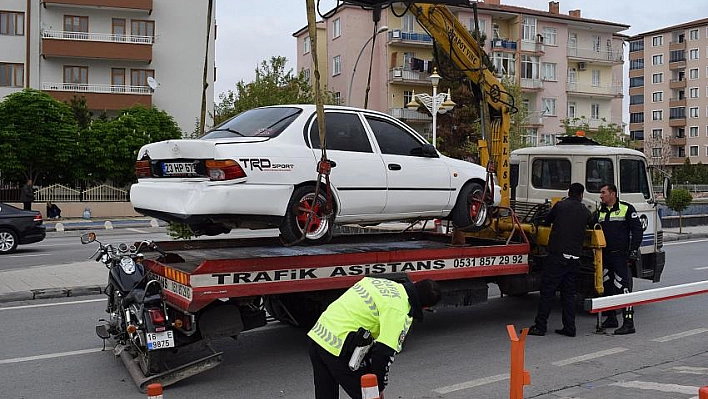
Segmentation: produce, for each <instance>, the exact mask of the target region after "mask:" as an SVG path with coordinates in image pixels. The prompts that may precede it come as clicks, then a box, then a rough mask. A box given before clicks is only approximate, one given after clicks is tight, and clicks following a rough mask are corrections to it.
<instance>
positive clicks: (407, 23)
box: [401, 12, 482, 32]
mask: <svg viewBox="0 0 708 399" xmlns="http://www.w3.org/2000/svg"><path fill="white" fill-rule="evenodd" d="M401 22H402V23H403V29H402V30H403V31H404V32H414V31H415V17H414V16H413V15H412V14H411V13H408V12H407V13H406V15H404V16H403V19H402V21H401ZM473 28H474V27H473ZM479 29H480V30H481V29H482V26H481V25H480V27H479Z"/></svg>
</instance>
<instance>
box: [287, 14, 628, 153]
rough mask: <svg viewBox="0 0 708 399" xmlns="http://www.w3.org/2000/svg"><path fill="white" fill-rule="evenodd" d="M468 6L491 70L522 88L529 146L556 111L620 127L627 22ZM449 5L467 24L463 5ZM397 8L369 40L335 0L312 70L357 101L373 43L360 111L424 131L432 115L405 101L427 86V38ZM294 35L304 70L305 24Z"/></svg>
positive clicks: (548, 139) (545, 137) (547, 131)
mask: <svg viewBox="0 0 708 399" xmlns="http://www.w3.org/2000/svg"><path fill="white" fill-rule="evenodd" d="M477 4H478V11H479V13H478V14H479V29H480V31H481V32H483V33H484V34H485V35H486V37H487V40H486V42H485V46H484V50H485V51H486V52H487V53H488V54H489V56H490V58H491V59H492V61H493V62H494V65H495V67H496V69H497V72H498V76H499V77H502V76H507V77H509V78H511V79H513V80H514V81H515V82H516V83H517V84H518V85H519V86H520V87H521V92H522V94H521V98H520V99H517V101H520V102H523V103H524V104H525V105H526V108H527V109H528V111H529V113H528V115H529V116H528V118H527V123H526V135H525V140H526V141H527V143H528V144H531V145H543V144H553V143H554V137H555V136H556V135H557V134H558V133H560V132H562V127H561V120H562V119H565V118H570V119H574V118H584V119H585V120H587V122H588V123H589V125H590V127H591V128H597V127H598V126H600V125H602V124H609V123H615V124H617V125H620V126H624V124H623V122H622V88H623V79H624V74H623V71H622V64H623V62H624V59H623V43H624V41H625V39H626V38H627V36H626V35H623V34H621V32H622V31H624V30H626V29H628V28H629V26H628V25H625V24H620V23H615V22H607V21H600V20H594V19H588V18H585V17H582V16H581V10H571V11H570V12H569V13H568V14H567V15H566V14H562V13H560V4H559V2H557V1H551V2H549V7H548V10H534V9H529V8H524V7H517V6H513V5H507V4H501V2H500V0H486V1H484V2H479V3H477ZM451 10H452V11H453V13H454V14H455V15H456V16H457V18H458V19H459V20H460V22H461V23H463V24H464V25H466V26H467V27H468V29H469V30H470V31H473V30H474V15H473V12H472V9H471V8H461V7H451ZM404 11H405V6H403V5H394V6H393V7H389V8H386V9H384V10H383V12H382V15H381V21H380V22H379V27H382V26H385V27H387V28H388V29H387V30H386V31H385V32H382V33H379V34H377V35H375V36H376V39H375V40H372V37H374V32H373V23H372V15H371V11H367V10H363V9H361V8H359V7H353V6H339V7H338V8H336V9H333V10H331V11H330V12H329V13H327V14H325V17H324V20H323V21H322V23H323V24H324V32H325V35H319V33H320V32H318V40H319V41H320V43H319V45H321V46H323V47H324V48H325V49H326V50H325V52H324V53H323V52H320V53H319V56H320V57H326V59H327V61H328V62H327V64H326V69H322V70H321V74H322V75H323V76H326V77H327V87H328V89H329V90H331V91H333V92H335V93H339V97H340V103H341V104H345V105H351V106H357V107H361V106H363V105H364V97H365V91H366V86H367V77H368V70H369V63H370V60H371V59H372V58H371V42H374V43H375V44H374V50H373V62H372V63H371V84H370V87H371V90H370V93H369V97H368V108H371V109H376V110H379V111H382V112H387V113H389V114H390V115H393V116H395V117H397V118H400V119H402V120H404V121H406V122H407V123H408V124H409V125H411V126H412V127H414V128H416V129H417V130H418V131H419V132H421V133H423V134H424V135H428V133H429V132H430V130H431V122H432V118H431V117H430V116H429V115H427V114H423V113H420V112H417V111H411V110H409V109H406V107H405V105H406V104H407V103H408V102H410V101H411V99H412V96H413V93H414V92H415V93H431V92H432V87H431V83H430V73H431V71H432V67H433V65H432V60H433V55H432V51H433V40H432V38H431V37H430V36H429V35H428V34H427V33H426V32H425V30H424V29H423V28H422V27H421V26H420V25H419V24H418V23H417V22H416V20H415V17H414V16H413V15H412V14H411V13H406V14H405V15H403V16H402V17H399V16H400V15H401V14H403V12H404ZM380 30H381V29H379V31H380ZM293 36H294V37H295V38H297V46H298V52H297V54H298V56H297V68H298V70H305V71H306V73H308V71H310V70H311V69H312V59H311V55H310V54H309V48H308V47H306V46H309V43H308V42H309V35H308V31H307V29H306V28H303V29H301V30H299V31H297V32H295V33H293ZM357 61H358V62H357ZM350 82H351V83H350ZM452 100H453V101H454V98H453V99H452Z"/></svg>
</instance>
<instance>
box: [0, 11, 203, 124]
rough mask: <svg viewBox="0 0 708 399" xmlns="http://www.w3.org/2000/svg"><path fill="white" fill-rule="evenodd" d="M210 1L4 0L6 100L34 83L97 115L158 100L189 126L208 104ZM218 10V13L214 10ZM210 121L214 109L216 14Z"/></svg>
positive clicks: (1, 36)
mask: <svg viewBox="0 0 708 399" xmlns="http://www.w3.org/2000/svg"><path fill="white" fill-rule="evenodd" d="M207 9H208V7H207V0H199V1H195V0H0V98H4V97H5V96H7V95H8V94H10V93H12V92H15V91H18V90H22V89H23V88H26V87H30V88H35V89H39V90H42V91H44V92H46V93H48V94H50V95H51V96H53V97H54V98H56V99H58V100H61V101H66V100H69V99H71V98H72V97H74V96H79V97H81V96H83V97H85V98H86V101H87V104H88V106H89V108H90V109H91V110H92V111H93V112H94V115H99V114H100V113H102V112H104V111H105V112H106V113H107V114H108V115H114V114H115V113H116V112H117V111H118V110H119V109H121V108H125V107H129V106H132V105H134V104H143V105H146V106H150V105H154V106H156V107H157V108H159V109H162V110H164V111H165V112H167V113H168V114H170V115H172V116H173V117H174V119H175V121H176V122H177V123H178V124H179V126H180V127H181V128H182V130H183V131H185V132H192V131H193V130H194V126H195V121H196V120H197V119H198V118H199V116H200V113H201V104H202V87H203V74H204V62H205V53H206V42H207V40H206V34H207V29H208V28H207V26H206V25H207V22H206V21H207ZM212 15H213V14H212ZM209 28H211V29H212V30H211V35H210V38H209V48H208V55H207V56H206V59H207V61H206V62H207V75H208V77H207V81H208V84H209V86H208V89H207V93H206V99H207V108H208V112H207V114H208V115H207V124H210V123H211V122H210V119H208V118H209V115H211V114H213V106H214V105H213V98H214V92H213V86H214V85H213V82H214V79H215V76H214V75H215V69H214V40H215V36H216V29H215V23H214V18H212V22H211V26H210V27H209Z"/></svg>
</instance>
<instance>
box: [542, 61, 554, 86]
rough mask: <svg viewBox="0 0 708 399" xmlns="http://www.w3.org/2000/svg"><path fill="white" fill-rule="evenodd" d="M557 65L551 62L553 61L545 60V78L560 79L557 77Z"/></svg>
mask: <svg viewBox="0 0 708 399" xmlns="http://www.w3.org/2000/svg"><path fill="white" fill-rule="evenodd" d="M556 67H557V64H555V63H551V62H544V63H543V79H545V80H552V81H554V82H555V81H557V80H558V79H557V78H556Z"/></svg>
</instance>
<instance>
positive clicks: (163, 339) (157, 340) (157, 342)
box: [145, 331, 175, 351]
mask: <svg viewBox="0 0 708 399" xmlns="http://www.w3.org/2000/svg"><path fill="white" fill-rule="evenodd" d="M145 336H146V337H147V348H148V350H151V351H154V350H156V349H165V348H174V346H175V338H174V336H173V335H172V331H163V332H156V333H146V334H145Z"/></svg>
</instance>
